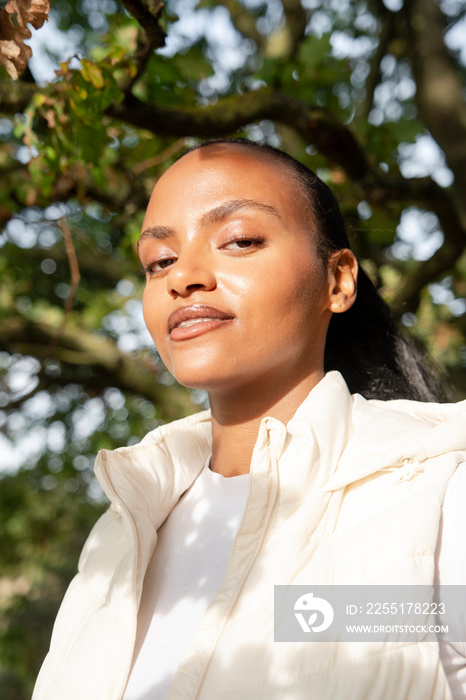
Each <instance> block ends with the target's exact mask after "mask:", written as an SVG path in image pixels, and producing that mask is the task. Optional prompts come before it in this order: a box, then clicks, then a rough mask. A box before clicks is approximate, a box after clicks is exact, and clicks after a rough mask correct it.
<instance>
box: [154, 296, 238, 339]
mask: <svg viewBox="0 0 466 700" xmlns="http://www.w3.org/2000/svg"><path fill="white" fill-rule="evenodd" d="M233 318H234V316H232V315H231V314H229V313H227V312H226V311H220V309H216V308H214V307H213V306H205V305H204V304H193V305H191V306H183V307H181V308H180V309H177V310H176V311H174V312H173V313H172V314H170V316H169V317H168V332H169V334H170V338H171V339H172V340H185V339H189V338H194V337H195V336H197V335H200V334H201V333H205V332H207V331H210V330H214V329H215V328H218V327H219V326H221V325H223V324H224V323H225V322H228V321H232V320H233Z"/></svg>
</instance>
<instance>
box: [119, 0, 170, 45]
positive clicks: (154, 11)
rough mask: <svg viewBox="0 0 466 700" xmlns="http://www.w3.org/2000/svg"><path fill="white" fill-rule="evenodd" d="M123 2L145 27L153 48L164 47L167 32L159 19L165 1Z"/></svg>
mask: <svg viewBox="0 0 466 700" xmlns="http://www.w3.org/2000/svg"><path fill="white" fill-rule="evenodd" d="M122 4H123V6H124V7H125V8H126V9H127V10H128V12H129V13H130V15H133V17H134V19H136V20H137V21H138V22H139V24H140V25H141V27H142V28H143V29H144V31H145V33H146V36H147V39H148V42H149V44H150V46H151V48H152V49H160V48H162V46H164V45H165V36H166V34H165V32H164V31H163V29H162V27H161V26H160V24H159V21H160V14H161V12H162V10H163V6H164V3H163V2H160V1H159V0H122Z"/></svg>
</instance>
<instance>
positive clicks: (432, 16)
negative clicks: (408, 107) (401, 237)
mask: <svg viewBox="0 0 466 700" xmlns="http://www.w3.org/2000/svg"><path fill="white" fill-rule="evenodd" d="M405 5H406V11H407V13H408V20H409V22H408V25H409V29H408V33H409V41H408V52H409V55H410V58H411V62H412V68H413V75H414V77H415V79H416V83H417V88H418V89H417V91H416V101H417V105H418V109H419V113H420V114H421V116H422V118H423V120H424V121H425V124H426V125H427V128H428V129H429V131H430V132H431V134H432V136H433V137H434V139H435V140H436V141H437V143H438V144H439V146H440V147H441V148H442V149H443V151H444V152H445V156H446V159H447V163H448V166H449V167H450V168H451V170H452V171H453V173H454V175H455V186H456V188H457V190H458V194H459V197H458V207H459V209H460V212H461V216H462V221H463V226H466V203H465V202H466V104H465V102H464V98H463V97H462V89H463V85H462V80H461V76H460V73H459V68H458V66H456V65H455V63H454V61H453V59H452V57H451V56H450V54H449V53H448V49H447V47H446V46H445V42H444V38H443V35H444V29H445V23H444V18H443V15H442V13H441V11H440V9H439V7H438V5H437V3H436V2H434V0H410V2H406V3H405Z"/></svg>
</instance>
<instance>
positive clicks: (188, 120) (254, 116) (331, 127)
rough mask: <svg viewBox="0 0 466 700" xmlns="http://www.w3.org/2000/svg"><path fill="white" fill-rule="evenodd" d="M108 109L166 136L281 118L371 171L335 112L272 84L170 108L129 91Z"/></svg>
mask: <svg viewBox="0 0 466 700" xmlns="http://www.w3.org/2000/svg"><path fill="white" fill-rule="evenodd" d="M107 113H108V114H109V115H110V116H112V117H114V118H115V119H121V120H122V121H124V122H126V123H128V124H132V125H133V126H137V127H140V128H143V129H147V130H148V131H151V132H152V133H155V134H158V135H164V136H201V137H202V136H205V137H209V136H211V137H212V136H223V135H228V134H231V133H234V132H235V131H236V130H237V129H240V128H241V127H243V126H246V125H247V124H250V123H251V122H254V121H258V120H260V119H271V120H276V121H279V122H282V123H283V124H288V125H289V126H291V127H293V128H294V129H296V131H298V132H299V133H300V134H301V135H302V136H303V137H304V138H305V139H306V140H307V141H308V142H310V143H314V144H315V145H316V146H317V147H318V148H319V150H321V151H322V153H324V154H325V155H326V156H327V157H328V158H330V159H331V160H333V161H334V162H336V163H339V164H340V165H342V167H343V168H344V169H345V170H346V171H347V173H348V175H349V176H350V177H352V178H353V179H360V178H362V177H363V176H364V175H366V174H367V173H368V171H369V166H368V163H367V160H366V158H365V155H364V152H363V150H362V148H361V147H360V146H359V144H358V143H357V141H356V139H355V138H354V136H353V135H352V133H351V131H350V130H349V129H348V128H347V127H346V126H344V125H343V124H342V123H341V122H340V121H339V120H338V119H336V118H335V117H334V116H333V115H332V114H331V113H329V112H326V111H325V110H323V109H321V108H318V107H313V106H311V105H308V104H307V103H305V102H303V101H301V100H296V99H294V98H292V97H289V96H288V95H284V94H282V93H279V92H274V91H273V90H269V89H268V88H263V89H260V90H256V91H254V92H249V93H246V94H244V95H234V96H232V97H225V98H223V99H221V100H218V102H216V103H215V104H212V105H206V106H195V107H165V106H161V105H157V104H152V103H146V102H142V101H141V100H139V99H138V98H137V97H135V96H134V95H128V96H127V97H126V99H125V100H124V101H123V102H122V103H120V104H117V105H112V106H111V107H110V108H109V109H108V110H107Z"/></svg>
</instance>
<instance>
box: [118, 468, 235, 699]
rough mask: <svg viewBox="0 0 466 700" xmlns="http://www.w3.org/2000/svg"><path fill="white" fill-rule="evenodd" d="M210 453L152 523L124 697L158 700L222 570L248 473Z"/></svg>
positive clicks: (177, 663) (164, 691) (163, 696)
mask: <svg viewBox="0 0 466 700" xmlns="http://www.w3.org/2000/svg"><path fill="white" fill-rule="evenodd" d="M209 463H210V459H209V460H208V463H207V464H206V466H205V467H204V469H203V470H202V471H201V473H200V475H199V476H198V477H197V479H196V481H195V482H194V484H193V485H192V486H191V488H189V489H188V491H186V493H185V494H184V495H183V496H182V498H181V499H180V501H179V502H178V503H177V505H176V506H175V508H174V509H173V510H172V512H171V513H170V515H169V517H168V518H167V520H166V521H165V522H164V524H163V525H162V527H161V528H160V529H159V531H158V541H157V546H156V548H155V552H154V556H153V557H152V559H151V562H150V564H149V567H148V570H147V573H146V577H145V579H144V588H143V594H142V600H141V614H140V619H141V620H147V621H149V627H148V628H147V629H141V627H139V628H138V634H137V639H136V649H135V656H136V654H137V658H136V661H135V663H134V666H133V669H132V672H131V676H130V679H129V682H128V685H127V688H126V692H125V695H124V700H162V699H163V698H165V697H166V695H167V692H168V688H169V686H170V683H171V681H172V679H173V676H174V674H175V671H176V669H177V668H178V665H179V663H180V661H181V658H182V656H183V654H184V651H185V649H186V647H187V645H188V643H189V641H190V639H191V637H192V635H193V633H194V632H195V630H196V627H197V625H198V624H199V622H200V620H201V618H202V616H203V615H204V613H205V611H206V609H207V607H208V605H209V603H210V601H211V600H212V598H213V597H214V595H215V593H216V592H217V590H218V589H219V588H220V586H221V584H222V581H223V579H224V578H225V574H226V570H227V566H228V561H229V559H230V554H231V550H232V548H233V543H234V541H235V537H236V535H237V533H238V530H239V527H240V525H241V520H242V517H243V513H244V509H245V507H246V501H247V498H248V493H249V474H244V475H242V476H233V477H229V478H226V477H224V476H222V475H221V474H217V473H215V472H213V471H211V470H210V468H209V466H208V465H209Z"/></svg>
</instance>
